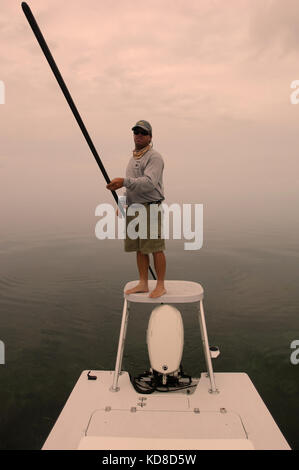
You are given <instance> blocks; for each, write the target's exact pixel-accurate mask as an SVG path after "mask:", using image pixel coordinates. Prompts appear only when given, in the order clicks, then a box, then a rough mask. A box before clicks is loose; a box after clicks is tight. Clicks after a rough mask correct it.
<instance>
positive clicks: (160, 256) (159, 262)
mask: <svg viewBox="0 0 299 470" xmlns="http://www.w3.org/2000/svg"><path fill="white" fill-rule="evenodd" d="M153 257H154V264H155V270H156V273H157V285H156V287H155V289H154V290H153V291H152V292H151V293H150V295H149V297H154V298H155V297H160V296H161V295H163V294H166V289H165V286H164V279H165V272H166V258H165V255H164V252H163V251H157V252H156V253H153Z"/></svg>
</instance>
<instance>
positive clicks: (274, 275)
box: [0, 232, 299, 449]
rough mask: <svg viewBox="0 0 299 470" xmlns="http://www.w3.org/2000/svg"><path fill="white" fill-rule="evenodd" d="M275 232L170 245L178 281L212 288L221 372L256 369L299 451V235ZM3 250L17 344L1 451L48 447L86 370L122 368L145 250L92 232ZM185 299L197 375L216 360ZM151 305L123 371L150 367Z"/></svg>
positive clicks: (7, 310)
mask: <svg viewBox="0 0 299 470" xmlns="http://www.w3.org/2000/svg"><path fill="white" fill-rule="evenodd" d="M272 235H273V234H272ZM274 235H275V236H274V237H273V236H272V237H271V238H268V237H266V236H265V237H264V241H262V240H263V237H262V235H261V234H259V233H251V234H250V233H248V232H247V233H246V234H242V233H238V235H237V236H235V239H233V238H230V242H229V243H227V242H226V243H224V242H223V240H222V239H221V236H220V235H219V234H218V235H217V236H216V235H215V234H213V233H210V234H208V235H207V234H206V236H205V244H204V247H203V248H202V249H201V250H199V251H196V252H192V251H190V252H187V251H184V250H183V245H182V243H181V242H168V244H167V278H168V279H185V280H192V281H198V282H200V283H201V284H202V285H203V287H204V289H205V308H206V319H207V326H208V333H209V339H210V344H212V345H213V344H215V345H218V346H219V347H220V349H221V355H220V357H219V358H218V359H217V361H215V362H214V368H215V371H216V372H217V371H218V372H246V373H248V375H249V376H250V378H251V380H252V381H253V382H254V384H255V386H256V388H257V390H258V392H259V393H260V395H261V396H262V398H263V400H264V401H265V403H266V405H267V406H268V408H269V410H270V412H271V414H272V415H273V417H274V419H275V420H276V422H277V424H278V425H279V427H280V429H281V431H282V432H283V434H284V435H285V437H286V439H287V440H288V442H289V444H290V445H291V447H292V448H297V449H298V448H299V432H298V425H297V416H298V411H299V403H298V396H299V380H298V378H299V365H298V366H294V365H292V364H291V363H290V354H291V349H290V343H291V342H292V341H293V340H294V339H299V318H298V317H299V316H298V301H299V289H298V279H299V266H298V261H299V255H298V253H299V252H298V245H299V242H297V241H296V240H295V239H294V240H292V239H291V238H287V242H286V241H285V240H284V243H283V244H282V243H281V237H280V234H279V233H276V234H274ZM224 238H225V237H224ZM227 239H228V238H227V237H226V238H225V240H227ZM269 240H271V242H270V241H269ZM282 246H283V248H282ZM0 250H1V266H0V302H1V306H0V308H1V310H0V311H1V313H0V339H1V340H2V341H4V343H5V347H6V364H5V366H3V365H2V366H0V407H1V413H0V448H1V449H39V448H41V447H42V445H43V443H44V441H45V439H46V438H47V436H48V434H49V432H50V430H51V428H52V426H53V425H54V423H55V421H56V419H57V417H58V415H59V413H60V411H61V409H62V407H63V406H64V404H65V401H66V399H67V398H68V396H69V394H70V392H71V390H72V388H73V386H74V384H75V382H76V381H77V379H78V377H79V375H80V373H81V371H82V370H84V369H106V370H111V369H113V368H114V364H115V356H116V348H117V342H118V335H119V328H120V319H121V312H122V289H123V286H124V284H125V282H127V281H129V280H134V279H136V275H137V274H136V267H135V255H134V254H126V253H123V251H122V242H121V241H99V240H97V239H96V238H95V237H94V236H93V234H92V235H91V236H88V235H86V234H83V235H80V234H65V235H59V236H58V235H55V234H47V235H37V234H32V235H27V236H25V237H24V238H22V240H20V239H14V238H13V237H11V236H10V237H6V239H4V240H2V242H1V246H0ZM179 308H180V310H181V311H182V312H183V319H184V327H185V349H184V357H183V366H184V370H185V372H186V373H190V374H193V375H197V374H199V373H200V372H201V371H203V370H204V369H205V365H204V359H203V353H202V348H201V343H200V335H199V328H198V327H197V319H196V313H195V311H194V310H193V309H192V307H191V306H187V307H186V308H184V310H182V306H180V307H179ZM150 311H151V308H150V307H149V306H146V307H142V308H140V307H139V308H137V307H136V306H133V307H132V314H131V322H130V323H129V328H128V337H127V344H126V349H125V354H124V368H125V369H126V370H129V371H130V372H133V373H140V372H142V371H143V370H145V369H147V368H148V358H147V350H146V343H145V330H146V326H147V321H148V316H149V313H150Z"/></svg>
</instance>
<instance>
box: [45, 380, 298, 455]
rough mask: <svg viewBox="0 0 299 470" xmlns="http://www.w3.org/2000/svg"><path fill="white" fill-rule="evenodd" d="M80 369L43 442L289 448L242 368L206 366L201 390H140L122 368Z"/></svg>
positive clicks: (76, 446)
mask: <svg viewBox="0 0 299 470" xmlns="http://www.w3.org/2000/svg"><path fill="white" fill-rule="evenodd" d="M87 373H88V371H84V372H82V374H81V376H80V378H79V380H78V382H77V384H76V386H75V387H74V389H73V391H72V393H71V395H70V397H69V399H68V401H67V403H66V404H65V407H64V408H63V410H62V412H61V414H60V416H59V418H58V420H57V422H56V424H55V426H54V427H53V429H52V431H51V433H50V435H49V437H48V439H47V440H46V442H45V444H44V446H43V449H45V450H50V449H73V450H75V449H99V450H100V449H109V450H113V449H120V450H122V449H134V450H136V449H145V450H154V449H169V450H173V449H181V450H186V449H257V450H258V449H265V450H266V449H269V450H270V449H273V450H282V449H290V447H289V445H288V443H287V442H286V440H285V438H284V437H283V435H282V433H281V432H280V430H279V428H278V426H277V425H276V423H275V421H274V420H273V418H272V416H271V414H270V413H269V411H268V409H267V408H266V406H265V404H264V403H263V401H262V399H261V397H260V396H259V394H258V392H257V391H256V389H255V387H254V385H253V384H252V382H251V380H250V379H249V377H248V375H247V374H244V373H216V374H215V377H216V381H217V386H218V389H219V393H209V389H210V381H209V378H207V377H206V374H205V373H203V374H201V377H200V380H199V382H198V385H197V386H196V389H195V392H194V393H192V394H188V393H187V392H186V390H184V391H181V392H176V393H171V392H170V393H161V392H154V393H153V394H150V395H144V394H139V393H137V392H136V391H135V389H134V388H133V386H132V384H131V382H130V378H129V374H128V373H127V372H122V374H121V375H120V377H119V387H120V390H119V391H118V392H113V391H111V384H112V380H113V374H114V371H91V375H93V376H96V377H97V380H88V377H87Z"/></svg>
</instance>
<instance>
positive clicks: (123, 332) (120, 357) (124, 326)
mask: <svg viewBox="0 0 299 470" xmlns="http://www.w3.org/2000/svg"><path fill="white" fill-rule="evenodd" d="M129 310H130V303H129V302H128V301H127V299H125V300H124V306H123V314H122V320H121V327H120V334H119V341H118V350H117V356H116V363H115V371H114V376H113V385H112V387H111V388H110V390H111V391H112V392H118V391H119V387H118V386H117V384H118V377H119V375H120V373H121V366H122V360H123V353H124V347H125V341H126V334H127V326H128V320H129Z"/></svg>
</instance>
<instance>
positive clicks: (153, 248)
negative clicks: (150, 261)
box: [124, 203, 165, 254]
mask: <svg viewBox="0 0 299 470" xmlns="http://www.w3.org/2000/svg"><path fill="white" fill-rule="evenodd" d="M142 205H143V206H144V207H145V208H146V217H147V225H146V238H140V237H137V238H136V240H133V239H132V238H130V237H129V236H128V233H127V229H128V225H129V223H130V222H131V221H132V220H134V219H135V218H136V217H138V212H136V214H135V215H127V216H126V238H125V240H124V245H125V251H141V253H143V254H149V253H155V252H157V251H164V250H165V240H164V238H162V220H161V219H162V218H161V212H158V214H157V215H158V217H153V220H152V230H153V233H155V232H156V233H157V235H158V238H151V237H150V229H151V226H150V223H151V220H150V219H151V217H150V207H151V206H153V205H155V206H156V207H159V208H160V209H161V203H159V204H142ZM157 225H158V227H157ZM138 229H139V224H137V225H136V230H135V231H136V232H138Z"/></svg>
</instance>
